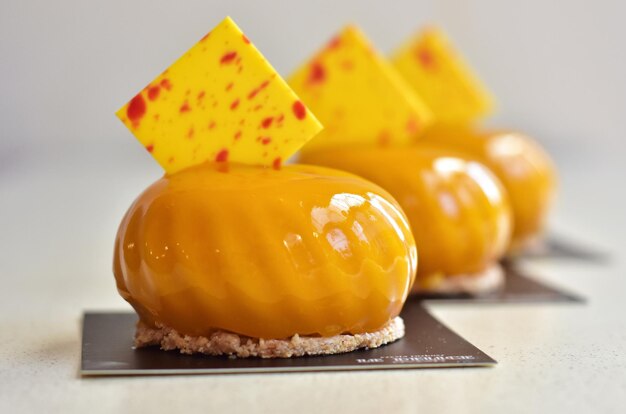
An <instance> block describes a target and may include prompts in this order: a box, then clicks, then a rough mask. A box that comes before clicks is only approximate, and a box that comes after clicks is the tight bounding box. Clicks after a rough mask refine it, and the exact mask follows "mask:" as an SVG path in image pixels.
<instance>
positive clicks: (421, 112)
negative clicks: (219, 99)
mask: <svg viewBox="0 0 626 414" xmlns="http://www.w3.org/2000/svg"><path fill="white" fill-rule="evenodd" d="M288 81H289V85H290V86H291V87H292V88H293V89H294V91H296V93H297V94H298V95H300V97H301V98H302V100H303V101H304V102H305V103H306V104H307V105H308V106H309V107H310V108H311V110H312V111H314V112H315V114H316V115H317V117H318V118H319V119H320V120H321V121H322V123H323V124H324V131H322V133H320V134H319V135H318V136H317V137H316V138H315V139H314V140H312V141H311V142H309V143H308V144H307V145H306V147H305V150H310V149H315V148H320V147H337V146H350V145H352V144H370V145H371V144H382V145H387V144H394V145H397V144H400V145H401V144H406V143H409V142H410V140H411V138H412V137H413V136H414V135H415V134H417V133H419V132H420V131H422V130H423V129H424V127H425V126H426V125H427V124H428V122H429V120H430V118H431V114H430V111H429V110H428V108H427V107H426V105H425V104H424V103H422V102H421V101H420V100H419V98H418V97H417V96H416V95H415V94H414V93H413V92H412V91H411V89H410V87H409V86H408V85H406V84H405V83H404V80H403V79H402V77H401V76H400V75H399V74H398V73H396V71H395V70H394V69H393V67H392V66H391V64H390V63H389V62H387V61H386V60H385V58H384V57H383V56H381V55H380V54H379V53H378V52H377V51H376V50H374V48H373V47H372V45H371V44H370V42H369V41H368V40H367V39H366V38H365V36H364V35H363V33H362V32H361V31H360V30H358V29H357V28H356V27H354V26H348V27H346V28H345V29H344V30H343V31H342V32H341V33H340V34H339V35H338V36H337V37H335V38H334V39H333V40H331V42H330V43H329V44H328V45H327V46H326V47H325V48H324V49H322V50H321V51H320V52H318V53H317V54H316V55H315V56H313V57H312V58H311V59H310V60H309V61H308V62H307V63H305V64H304V65H303V66H302V67H300V68H299V69H298V70H297V71H296V72H295V73H294V74H293V75H292V76H291V77H290V78H289V79H288Z"/></svg>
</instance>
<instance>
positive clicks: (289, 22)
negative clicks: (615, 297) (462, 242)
mask: <svg viewBox="0 0 626 414" xmlns="http://www.w3.org/2000/svg"><path fill="white" fill-rule="evenodd" d="M625 12H626V6H624V3H623V2H620V1H617V0H616V1H610V0H598V1H595V2H589V1H583V0H571V1H568V2H546V1H541V0H527V1H502V0H482V1H480V0H457V1H453V0H411V1H408V0H407V1H393V2H391V1H384V2H383V1H378V2H373V1H361V0H349V1H336V0H323V1H307V2H303V1H294V0H275V1H265V2H263V1H252V0H250V1H243V0H230V1H210V0H194V1H165V0H135V1H130V0H123V1H122V0H108V1H84V0H58V1H54V2H50V1H34V0H23V1H14V2H11V1H3V2H2V3H1V4H0V56H1V59H0V200H1V202H0V209H1V210H0V228H1V231H0V234H1V235H0V243H1V245H0V247H1V248H0V277H3V278H5V277H6V278H7V279H8V278H11V279H12V280H13V281H12V283H14V284H16V285H17V286H19V287H21V288H23V289H24V291H26V290H27V291H29V292H30V294H31V295H36V294H37V291H38V289H40V288H41V289H45V288H46V287H47V286H48V285H47V284H49V286H58V285H59V284H63V283H64V282H67V289H74V290H76V293H80V296H81V297H82V298H84V299H81V300H80V303H79V304H77V303H73V304H72V305H71V308H70V307H68V309H67V311H68V312H72V313H71V314H72V315H76V306H82V305H87V304H91V305H92V306H109V305H110V304H111V303H117V304H120V305H121V303H122V302H121V299H118V298H117V294H116V292H115V289H113V287H112V276H111V256H112V246H113V240H114V236H115V231H116V229H117V225H118V223H119V221H120V220H121V217H122V215H123V213H124V211H125V210H126V208H127V207H128V206H129V205H130V203H131V202H132V200H133V199H134V198H135V197H136V196H137V195H138V194H139V192H140V191H142V190H143V189H144V188H145V187H146V186H147V185H148V184H149V183H150V182H152V181H154V180H156V179H157V178H158V177H159V176H160V175H161V173H162V172H161V170H160V168H159V167H158V165H157V164H156V162H154V161H153V160H152V159H151V158H150V157H149V155H148V154H147V152H146V151H144V150H143V149H142V148H141V146H140V145H139V144H138V143H137V142H136V141H135V139H134V138H133V137H132V135H131V134H130V133H129V132H128V131H127V130H126V128H125V127H124V126H123V125H122V124H121V123H120V122H119V121H118V120H117V118H115V116H114V111H115V110H116V109H118V108H119V107H120V106H121V105H122V104H123V103H125V102H126V101H127V100H128V99H129V98H130V97H132V96H133V95H134V94H135V92H136V91H137V90H139V89H140V88H141V87H143V86H144V85H145V84H146V83H147V82H148V81H149V80H151V79H152V78H153V77H154V76H155V75H157V74H158V73H160V72H161V71H162V70H163V69H164V68H165V67H167V66H168V65H169V64H170V63H171V62H172V61H173V60H174V59H175V58H177V57H178V56H179V55H180V54H181V53H182V52H183V51H185V50H186V49H187V48H188V47H190V46H191V45H192V44H193V43H195V42H196V41H197V40H198V39H199V38H200V37H201V36H202V35H204V34H205V33H206V32H207V31H208V30H210V29H211V28H212V27H213V26H214V25H215V24H217V23H218V22H219V21H221V20H222V18H223V17H224V16H225V15H231V16H232V17H233V18H234V19H235V20H236V21H237V23H238V24H239V25H240V26H241V27H242V28H243V30H244V31H245V32H246V33H247V35H248V37H249V38H251V39H252V40H253V41H254V43H255V44H256V45H257V46H258V48H259V49H260V50H261V51H262V52H263V53H264V54H265V55H266V56H267V58H268V59H269V60H270V61H271V62H272V63H273V64H274V66H275V67H276V68H277V69H278V71H279V72H280V73H282V74H284V75H287V74H289V73H290V72H291V71H292V70H293V69H294V68H296V67H297V66H298V65H299V64H300V62H301V61H302V60H303V59H305V58H306V57H307V56H309V55H310V54H311V53H312V52H313V51H315V50H316V49H318V48H319V47H320V45H322V44H323V43H324V42H325V41H326V40H328V39H329V38H330V37H331V36H332V34H333V33H334V32H335V31H337V30H338V29H339V28H341V27H342V26H343V25H344V24H345V23H348V22H353V23H356V24H358V25H360V26H361V27H362V28H363V29H364V31H365V32H366V33H367V34H368V35H369V37H370V38H371V40H372V41H373V42H374V43H375V45H377V46H378V47H379V49H381V50H382V51H383V52H386V53H387V52H390V51H391V50H393V48H394V47H396V46H397V45H399V44H400V43H401V42H402V41H404V40H405V39H406V38H407V37H408V36H410V35H411V34H413V33H414V32H415V31H416V30H417V29H418V28H419V27H421V26H422V25H424V24H426V23H436V24H438V25H441V26H442V27H443V28H444V29H445V30H446V31H447V32H448V33H449V35H450V37H451V38H452V40H453V41H454V42H455V44H456V45H457V47H458V48H459V49H460V50H461V51H462V53H463V54H464V55H465V56H466V58H467V59H468V60H469V62H470V63H471V64H472V65H473V67H474V68H475V70H476V72H477V73H478V74H479V75H480V77H481V78H482V79H483V80H484V81H485V82H486V83H487V84H488V85H489V86H490V88H491V89H492V91H493V92H494V94H495V95H496V97H497V98H498V101H499V111H498V113H497V114H496V116H495V117H494V118H493V119H491V120H490V121H489V122H490V123H491V124H494V125H502V126H507V127H511V128H518V129H521V130H523V131H526V132H528V133H529V134H531V135H532V136H534V137H535V138H536V139H537V140H539V141H540V142H541V143H542V144H543V145H545V146H546V147H547V148H548V150H549V151H550V153H551V154H552V156H553V157H554V158H555V159H556V161H557V164H558V166H559V168H560V170H561V192H560V200H559V204H558V206H557V208H556V211H555V214H554V217H553V228H555V229H556V230H557V231H561V232H563V233H567V234H569V235H574V236H575V237H578V239H580V240H583V241H587V242H589V243H592V244H596V245H598V246H600V247H602V248H607V249H610V248H612V247H613V246H615V245H616V244H618V243H619V242H618V240H619V235H620V234H621V232H619V231H618V229H620V228H623V227H624V226H623V225H624V220H625V219H624V218H623V215H622V214H619V215H617V214H613V213H610V212H608V211H607V212H604V209H605V208H606V206H614V207H615V206H619V205H620V203H622V202H623V196H621V191H620V190H616V188H619V185H621V183H619V177H620V176H624V172H625V170H626V169H625V168H624V167H623V162H622V158H623V155H622V153H623V150H625V149H626V144H625V141H626V140H625V139H624V137H623V134H624V131H626V121H625V120H624V118H625V117H624V115H623V111H624V110H625V109H626V82H625V81H624V76H625V75H624V74H626V48H624V47H623V45H621V44H620V42H621V41H623V40H624V39H626V25H624V24H623V18H624V16H625ZM616 185H617V186H618V187H616ZM18 276H19V277H18ZM77 277H84V278H85V279H84V284H76V283H74V282H72V283H70V282H69V281H70V280H75V279H76V278H77ZM87 286H90V288H89V289H86V287H87ZM31 288H32V289H31ZM85 289H86V290H85ZM5 292H6V291H5ZM3 296H5V295H3ZM6 296H7V298H6V299H7V300H9V301H14V302H13V303H14V304H17V303H18V302H16V301H17V300H18V299H16V298H10V297H8V296H9V295H8V294H7V295H6ZM42 306H43V305H42ZM59 306H63V305H62V304H60V305H59ZM68 306H70V305H68Z"/></svg>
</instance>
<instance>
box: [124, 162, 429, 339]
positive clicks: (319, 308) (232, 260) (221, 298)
mask: <svg viewBox="0 0 626 414" xmlns="http://www.w3.org/2000/svg"><path fill="white" fill-rule="evenodd" d="M416 257H417V254H416V250H415V244H414V241H413V237H412V235H411V233H410V230H409V227H408V224H407V222H406V219H405V217H404V215H403V214H402V211H401V210H400V207H399V206H398V205H397V204H396V203H395V202H394V201H393V199H392V198H391V197H390V196H389V195H387V194H386V193H385V192H384V191H383V190H381V189H380V188H379V187H377V186H376V185H374V184H371V183H369V182H367V181H365V180H363V179H361V178H358V177H356V176H353V175H350V174H347V173H343V172H339V171H334V170H330V169H326V168H322V167H312V166H300V165H291V166H285V167H283V168H282V169H280V170H274V169H271V168H262V167H254V166H242V165H230V166H229V168H228V171H227V172H223V171H222V170H221V169H220V166H219V165H214V164H204V165H201V166H198V167H194V168H190V169H186V170H183V171H181V172H179V173H176V174H173V175H171V176H165V177H163V178H162V179H160V180H158V181H157V182H155V183H154V184H153V185H151V186H150V187H149V188H148V189H147V190H146V191H144V193H143V194H142V195H140V196H139V198H138V199H137V200H136V201H135V203H134V204H133V205H132V207H131V208H130V210H129V211H128V213H127V214H126V217H125V218H124V220H123V221H122V224H121V226H120V229H119V233H118V238H117V240H116V247H115V266H114V268H115V277H116V280H117V286H118V289H119V291H120V293H121V294H122V296H123V297H124V299H126V300H127V301H128V302H130V303H131V304H132V305H133V307H134V308H135V309H136V310H137V313H138V314H139V316H140V318H141V321H142V322H143V323H144V324H147V325H148V326H151V327H156V326H159V325H164V326H167V327H170V328H173V329H175V330H176V331H178V332H179V333H181V334H185V335H191V336H207V337H208V336H210V335H211V334H212V333H213V332H215V331H218V330H221V331H227V332H233V333H237V334H240V335H244V336H248V337H254V338H289V337H292V336H293V335H296V334H298V335H300V336H304V335H319V336H325V337H329V336H335V335H339V334H342V333H351V334H358V333H364V332H374V331H377V330H380V329H381V328H383V327H384V326H385V325H386V324H388V323H389V322H390V321H391V320H392V319H393V318H395V317H396V316H398V314H399V313H400V310H401V308H402V305H403V303H404V301H405V299H406V296H407V293H408V291H409V289H410V287H411V285H412V282H413V278H414V274H415V269H416V265H417V262H416V260H417V259H416Z"/></svg>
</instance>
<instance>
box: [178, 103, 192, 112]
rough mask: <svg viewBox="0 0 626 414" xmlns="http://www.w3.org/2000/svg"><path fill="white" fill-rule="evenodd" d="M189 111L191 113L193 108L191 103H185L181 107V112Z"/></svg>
mask: <svg viewBox="0 0 626 414" xmlns="http://www.w3.org/2000/svg"><path fill="white" fill-rule="evenodd" d="M189 111H191V107H190V106H189V102H187V101H185V102H184V103H183V104H182V105H181V107H180V112H181V113H183V112H189Z"/></svg>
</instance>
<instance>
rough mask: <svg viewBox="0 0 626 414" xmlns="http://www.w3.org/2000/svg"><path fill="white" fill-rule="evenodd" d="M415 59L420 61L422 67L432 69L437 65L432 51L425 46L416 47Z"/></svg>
mask: <svg viewBox="0 0 626 414" xmlns="http://www.w3.org/2000/svg"><path fill="white" fill-rule="evenodd" d="M416 55H417V60H418V61H419V62H420V64H421V65H422V67H423V68H425V69H434V68H435V67H436V66H437V62H436V61H435V57H434V56H433V54H432V52H431V51H430V50H428V49H427V48H425V47H423V46H422V47H420V48H419V49H417V53H416Z"/></svg>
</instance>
